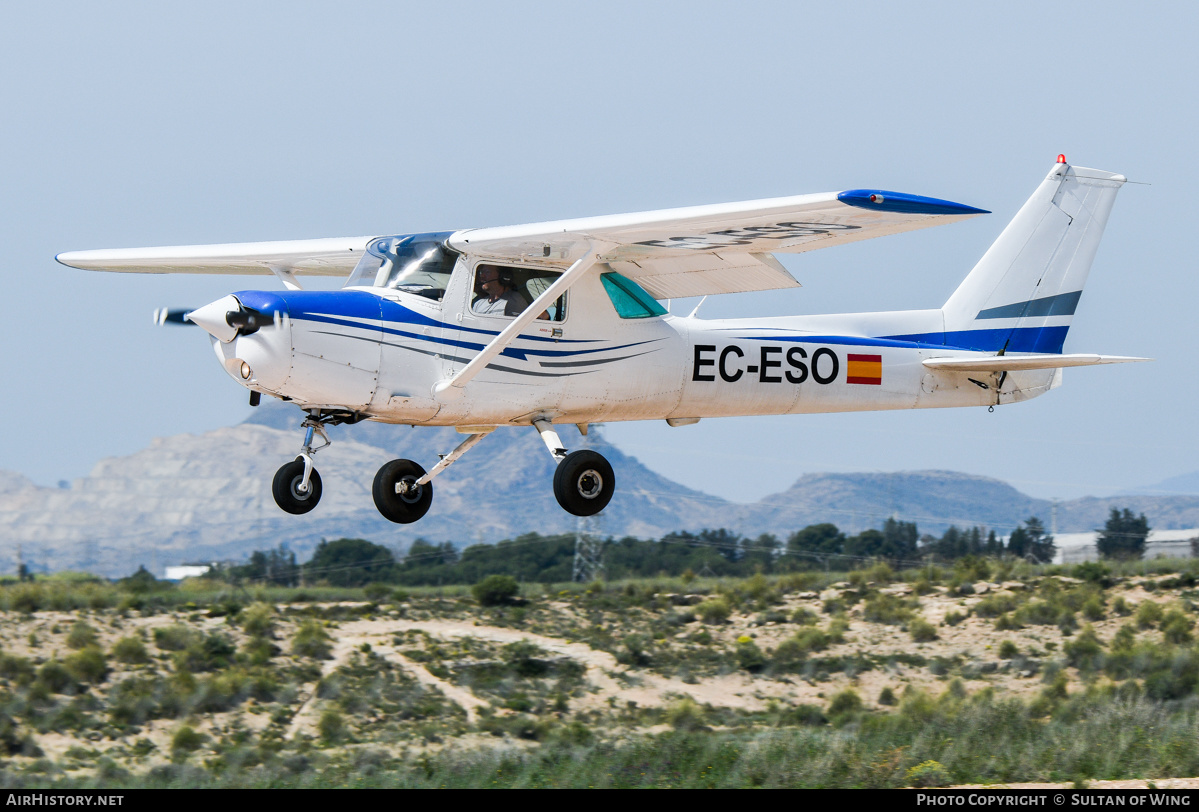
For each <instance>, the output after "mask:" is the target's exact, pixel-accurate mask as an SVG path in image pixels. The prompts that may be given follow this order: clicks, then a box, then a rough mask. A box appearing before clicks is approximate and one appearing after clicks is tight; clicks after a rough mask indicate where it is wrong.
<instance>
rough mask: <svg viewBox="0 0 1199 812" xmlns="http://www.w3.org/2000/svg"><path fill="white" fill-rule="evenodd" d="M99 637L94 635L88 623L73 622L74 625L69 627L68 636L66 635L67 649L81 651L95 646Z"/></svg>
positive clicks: (81, 621)
mask: <svg viewBox="0 0 1199 812" xmlns="http://www.w3.org/2000/svg"><path fill="white" fill-rule="evenodd" d="M99 639H100V636H99V635H98V634H96V630H95V628H94V627H92V626H91V625H90V624H89V623H87V622H86V621H83V620H77V621H75V625H74V626H72V627H71V632H70V634H68V635H67V647H68V648H73V649H81V648H85V647H87V646H94V645H96V643H97V641H99Z"/></svg>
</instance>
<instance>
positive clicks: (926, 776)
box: [904, 760, 953, 787]
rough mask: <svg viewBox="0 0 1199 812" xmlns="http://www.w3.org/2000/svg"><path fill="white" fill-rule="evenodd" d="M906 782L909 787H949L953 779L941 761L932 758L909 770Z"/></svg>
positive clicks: (905, 777)
mask: <svg viewBox="0 0 1199 812" xmlns="http://www.w3.org/2000/svg"><path fill="white" fill-rule="evenodd" d="M904 782H905V783H906V784H907V785H908V786H909V787H947V786H949V785H950V784H951V783H953V779H952V778H950V776H949V771H948V770H946V769H945V767H944V766H942V765H941V762H939V761H931V760H930V761H924V762H921V763H920V764H917V765H916V766H915V767H913V768H912V769H910V770H908V771H907V774H906V775H904Z"/></svg>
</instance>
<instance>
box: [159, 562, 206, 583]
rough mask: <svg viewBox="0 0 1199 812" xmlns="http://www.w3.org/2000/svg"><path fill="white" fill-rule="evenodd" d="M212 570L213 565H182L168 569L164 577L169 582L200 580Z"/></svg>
mask: <svg viewBox="0 0 1199 812" xmlns="http://www.w3.org/2000/svg"><path fill="white" fill-rule="evenodd" d="M211 569H212V565H211V564H180V565H179V566H178V567H167V569H166V574H165V575H163V576H162V577H163V578H164V579H166V580H167V581H182V580H183V579H184V578H199V577H200V576H201V575H204V574H205V573H206V572H208V571H209V570H211Z"/></svg>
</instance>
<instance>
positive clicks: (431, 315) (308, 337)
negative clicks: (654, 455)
mask: <svg viewBox="0 0 1199 812" xmlns="http://www.w3.org/2000/svg"><path fill="white" fill-rule="evenodd" d="M470 264H471V263H470V261H469V260H468V259H467V258H465V257H463V258H460V260H459V264H458V268H457V270H455V272H454V274H453V279H452V281H451V283H450V285H449V288H448V289H447V290H446V292H445V295H444V297H443V298H442V299H441V300H440V301H436V300H433V299H428V298H424V297H421V296H418V295H415V294H411V293H404V292H400V291H394V290H381V289H377V288H358V289H344V290H341V291H336V292H295V291H292V292H264V291H245V292H242V293H238V294H236V296H237V297H238V299H239V301H241V302H242V303H243V304H244V305H246V306H248V307H253V308H256V309H258V310H261V311H262V312H267V313H276V312H279V313H284V314H286V318H284V319H281V320H277V323H276V325H275V326H268V327H265V328H263V329H261V330H259V331H257V332H255V333H253V334H251V335H242V336H238V337H236V338H235V339H234V340H232V341H229V342H227V343H225V342H221V341H218V340H217V339H215V338H214V339H213V343H214V346H215V349H216V352H217V355H218V357H219V358H220V359H221V360H222V362H223V363H224V365H225V368H226V369H227V370H228V371H229V373H230V375H232V376H233V377H234V378H235V379H236V380H238V381H239V382H240V383H242V384H243V385H245V386H247V387H249V388H251V389H254V390H258V391H261V392H264V393H267V394H272V395H275V396H279V397H282V398H285V399H288V400H291V401H294V402H295V403H297V404H298V405H300V406H302V407H305V408H312V407H327V408H330V409H345V410H350V411H354V412H357V413H360V414H362V415H363V416H365V417H368V418H370V419H374V420H378V421H381V422H386V423H407V424H424V425H455V426H459V427H462V426H498V425H513V424H515V425H520V424H526V425H527V424H529V423H530V422H531V421H532V420H534V419H537V418H542V417H544V418H548V419H550V420H551V421H552V422H554V423H591V422H601V421H617V420H653V419H670V420H672V421H674V420H678V421H682V422H688V421H689V420H691V419H695V418H705V417H725V416H734V415H766V414H798V413H815V412H840V411H866V410H883V409H911V408H933V407H949V406H987V405H995V404H999V403H1011V402H1017V401H1021V400H1026V399H1028V398H1031V397H1035V396H1036V395H1039V394H1041V393H1042V392H1044V391H1046V390H1048V389H1049V388H1052V387H1053V386H1055V385H1056V384H1057V382H1058V381H1059V380H1060V377H1059V376H1060V372H1055V371H1054V370H1033V371H1022V372H1011V373H1008V374H1006V376H1004V375H1001V374H997V373H977V372H975V373H963V372H949V371H939V370H932V369H928V368H926V367H924V366H923V365H922V363H921V362H922V361H923V360H925V359H927V358H932V357H938V358H945V357H954V356H961V357H973V356H978V355H982V354H983V353H975V352H970V351H963V350H960V349H953V348H951V347H947V346H945V343H944V327H943V315H942V311H941V310H920V311H901V312H891V313H856V314H840V315H819V316H790V317H775V318H755V319H723V320H706V319H699V318H680V317H676V316H671V315H666V316H662V317H651V318H634V319H625V318H621V317H620V316H618V314H617V312H616V310H615V308H614V307H613V306H612V304H611V302H610V301H609V299H608V297H607V296H606V295H605V293H604V291H603V288H602V286H601V284H600V280H599V278H598V275H593V276H590V277H587V278H584V279H582V280H580V281H579V282H578V283H577V284H576V285H575V286H574V287H573V288H572V289H571V291H570V294H569V299H568V301H567V305H566V316H565V318H564V319H563V320H561V321H556V322H549V321H534V322H532V324H531V325H530V326H529V327H528V328H527V329H525V330H524V331H523V332H522V333H521V335H520V337H519V338H518V339H516V340H515V341H514V342H513V343H512V344H511V345H510V346H508V347H507V348H506V349H505V350H504V351H503V353H502V354H501V355H500V356H498V357H497V358H496V359H495V360H494V361H493V362H491V363H490V364H489V365H488V366H487V368H486V369H485V370H484V371H483V372H482V373H480V374H479V375H478V376H477V377H475V378H474V379H473V380H472V381H471V383H470V384H469V386H467V387H466V388H465V391H464V394H463V395H462V397H461V398H459V399H457V400H453V401H451V402H439V400H438V399H436V398H435V396H434V394H433V387H434V386H435V385H436V384H437V383H438V382H440V381H443V380H445V379H447V378H449V377H450V376H452V375H453V374H454V373H455V372H457V371H458V370H460V369H461V368H462V367H463V366H464V365H465V364H466V363H467V362H469V361H470V359H471V358H472V357H473V356H474V355H475V354H476V353H478V352H479V350H480V349H481V348H482V347H483V346H484V345H486V344H487V343H488V342H489V341H490V340H491V339H492V338H493V337H494V336H495V335H497V334H498V333H499V331H500V330H502V329H503V328H504V326H505V325H506V324H508V323H509V322H510V321H511V320H510V319H507V318H505V317H503V316H483V315H477V314H475V313H473V312H472V310H471V307H470V300H471V296H470V293H471V292H470V286H469V281H468V277H469V272H468V266H469V265H470ZM992 354H993V353H992ZM242 361H245V362H247V363H248V364H249V367H250V369H251V370H252V374H251V377H250V378H249V379H248V380H244V379H243V378H242V375H241V374H240V372H239V370H240V368H241V362H242Z"/></svg>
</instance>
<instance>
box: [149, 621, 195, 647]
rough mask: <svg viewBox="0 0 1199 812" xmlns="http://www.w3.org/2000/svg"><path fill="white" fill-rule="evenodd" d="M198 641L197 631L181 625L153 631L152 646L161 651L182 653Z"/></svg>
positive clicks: (176, 624) (177, 624)
mask: <svg viewBox="0 0 1199 812" xmlns="http://www.w3.org/2000/svg"><path fill="white" fill-rule="evenodd" d="M199 639H200V633H199V632H198V631H196V630H195V629H192V628H190V627H188V626H184V625H183V624H181V623H175V624H172V625H170V626H164V627H162V628H160V629H155V630H154V645H156V646H158V647H159V648H160V649H162V650H163V651H183V650H184V649H185V648H187V647H188V646H190V645H191V644H192V643H195V642H197V641H198V640H199Z"/></svg>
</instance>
